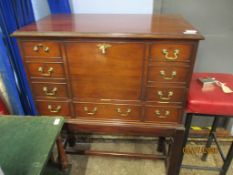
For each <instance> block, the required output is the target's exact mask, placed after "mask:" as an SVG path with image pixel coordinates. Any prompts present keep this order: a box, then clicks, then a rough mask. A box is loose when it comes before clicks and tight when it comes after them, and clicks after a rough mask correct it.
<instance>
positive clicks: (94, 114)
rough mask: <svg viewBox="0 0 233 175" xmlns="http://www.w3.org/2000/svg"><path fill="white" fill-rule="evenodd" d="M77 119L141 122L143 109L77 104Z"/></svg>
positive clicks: (116, 105) (126, 106) (133, 106)
mask: <svg viewBox="0 0 233 175" xmlns="http://www.w3.org/2000/svg"><path fill="white" fill-rule="evenodd" d="M75 113H76V116H77V117H91V118H104V119H121V120H135V121H139V120H140V116H141V107H140V106H135V105H125V104H98V103H96V104H94V103H75Z"/></svg>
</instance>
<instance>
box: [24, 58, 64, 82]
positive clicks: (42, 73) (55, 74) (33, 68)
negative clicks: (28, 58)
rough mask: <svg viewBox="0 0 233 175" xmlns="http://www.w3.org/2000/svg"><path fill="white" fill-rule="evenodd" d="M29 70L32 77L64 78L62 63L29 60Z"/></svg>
mask: <svg viewBox="0 0 233 175" xmlns="http://www.w3.org/2000/svg"><path fill="white" fill-rule="evenodd" d="M26 65H27V70H28V73H29V76H30V77H38V78H64V77H65V76H64V68H63V64H62V63H35V62H27V64H26Z"/></svg>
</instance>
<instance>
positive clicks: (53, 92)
mask: <svg viewBox="0 0 233 175" xmlns="http://www.w3.org/2000/svg"><path fill="white" fill-rule="evenodd" d="M43 91H44V93H45V95H48V96H54V95H56V92H57V87H54V88H53V89H52V90H51V91H50V92H48V88H47V87H46V86H44V87H43Z"/></svg>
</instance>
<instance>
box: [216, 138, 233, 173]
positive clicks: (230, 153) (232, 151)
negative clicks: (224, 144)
mask: <svg viewBox="0 0 233 175" xmlns="http://www.w3.org/2000/svg"><path fill="white" fill-rule="evenodd" d="M232 158H233V142H232V143H231V147H230V149H229V151H228V154H227V157H226V159H225V161H224V164H223V166H222V170H221V172H220V174H219V175H225V174H226V173H227V170H228V168H229V166H230V164H231V161H232Z"/></svg>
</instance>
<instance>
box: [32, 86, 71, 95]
mask: <svg viewBox="0 0 233 175" xmlns="http://www.w3.org/2000/svg"><path fill="white" fill-rule="evenodd" d="M31 86H32V92H33V95H34V97H35V98H68V94H67V85H66V83H47V82H45V83H44V82H32V83H31Z"/></svg>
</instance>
